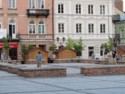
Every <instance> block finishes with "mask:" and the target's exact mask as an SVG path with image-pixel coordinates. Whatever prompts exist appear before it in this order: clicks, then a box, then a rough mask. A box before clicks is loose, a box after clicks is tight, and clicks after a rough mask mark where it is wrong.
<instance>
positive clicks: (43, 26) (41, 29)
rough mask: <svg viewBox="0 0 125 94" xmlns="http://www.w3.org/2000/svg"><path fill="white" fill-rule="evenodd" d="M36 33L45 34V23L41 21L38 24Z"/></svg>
mask: <svg viewBox="0 0 125 94" xmlns="http://www.w3.org/2000/svg"><path fill="white" fill-rule="evenodd" d="M39 28H40V29H39ZM38 34H45V25H44V23H43V22H42V21H40V22H39V24H38Z"/></svg>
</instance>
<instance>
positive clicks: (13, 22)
mask: <svg viewBox="0 0 125 94" xmlns="http://www.w3.org/2000/svg"><path fill="white" fill-rule="evenodd" d="M9 25H12V34H15V33H16V23H15V21H14V20H11V21H10V22H9Z"/></svg>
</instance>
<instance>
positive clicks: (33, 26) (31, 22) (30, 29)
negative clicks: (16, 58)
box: [29, 21, 35, 34]
mask: <svg viewBox="0 0 125 94" xmlns="http://www.w3.org/2000/svg"><path fill="white" fill-rule="evenodd" d="M29 34H35V23H34V21H30V22H29Z"/></svg>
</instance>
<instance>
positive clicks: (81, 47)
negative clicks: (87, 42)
mask: <svg viewBox="0 0 125 94" xmlns="http://www.w3.org/2000/svg"><path fill="white" fill-rule="evenodd" d="M84 47H85V46H84V45H83V41H82V39H81V38H80V39H79V40H77V41H75V43H74V47H73V48H74V50H75V51H76V53H77V56H81V52H82V50H84Z"/></svg>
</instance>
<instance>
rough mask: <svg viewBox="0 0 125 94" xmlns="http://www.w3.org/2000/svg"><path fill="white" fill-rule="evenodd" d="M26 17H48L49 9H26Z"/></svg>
mask: <svg viewBox="0 0 125 94" xmlns="http://www.w3.org/2000/svg"><path fill="white" fill-rule="evenodd" d="M27 15H28V17H29V16H37V17H38V16H45V17H47V16H48V15H49V9H27Z"/></svg>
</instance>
